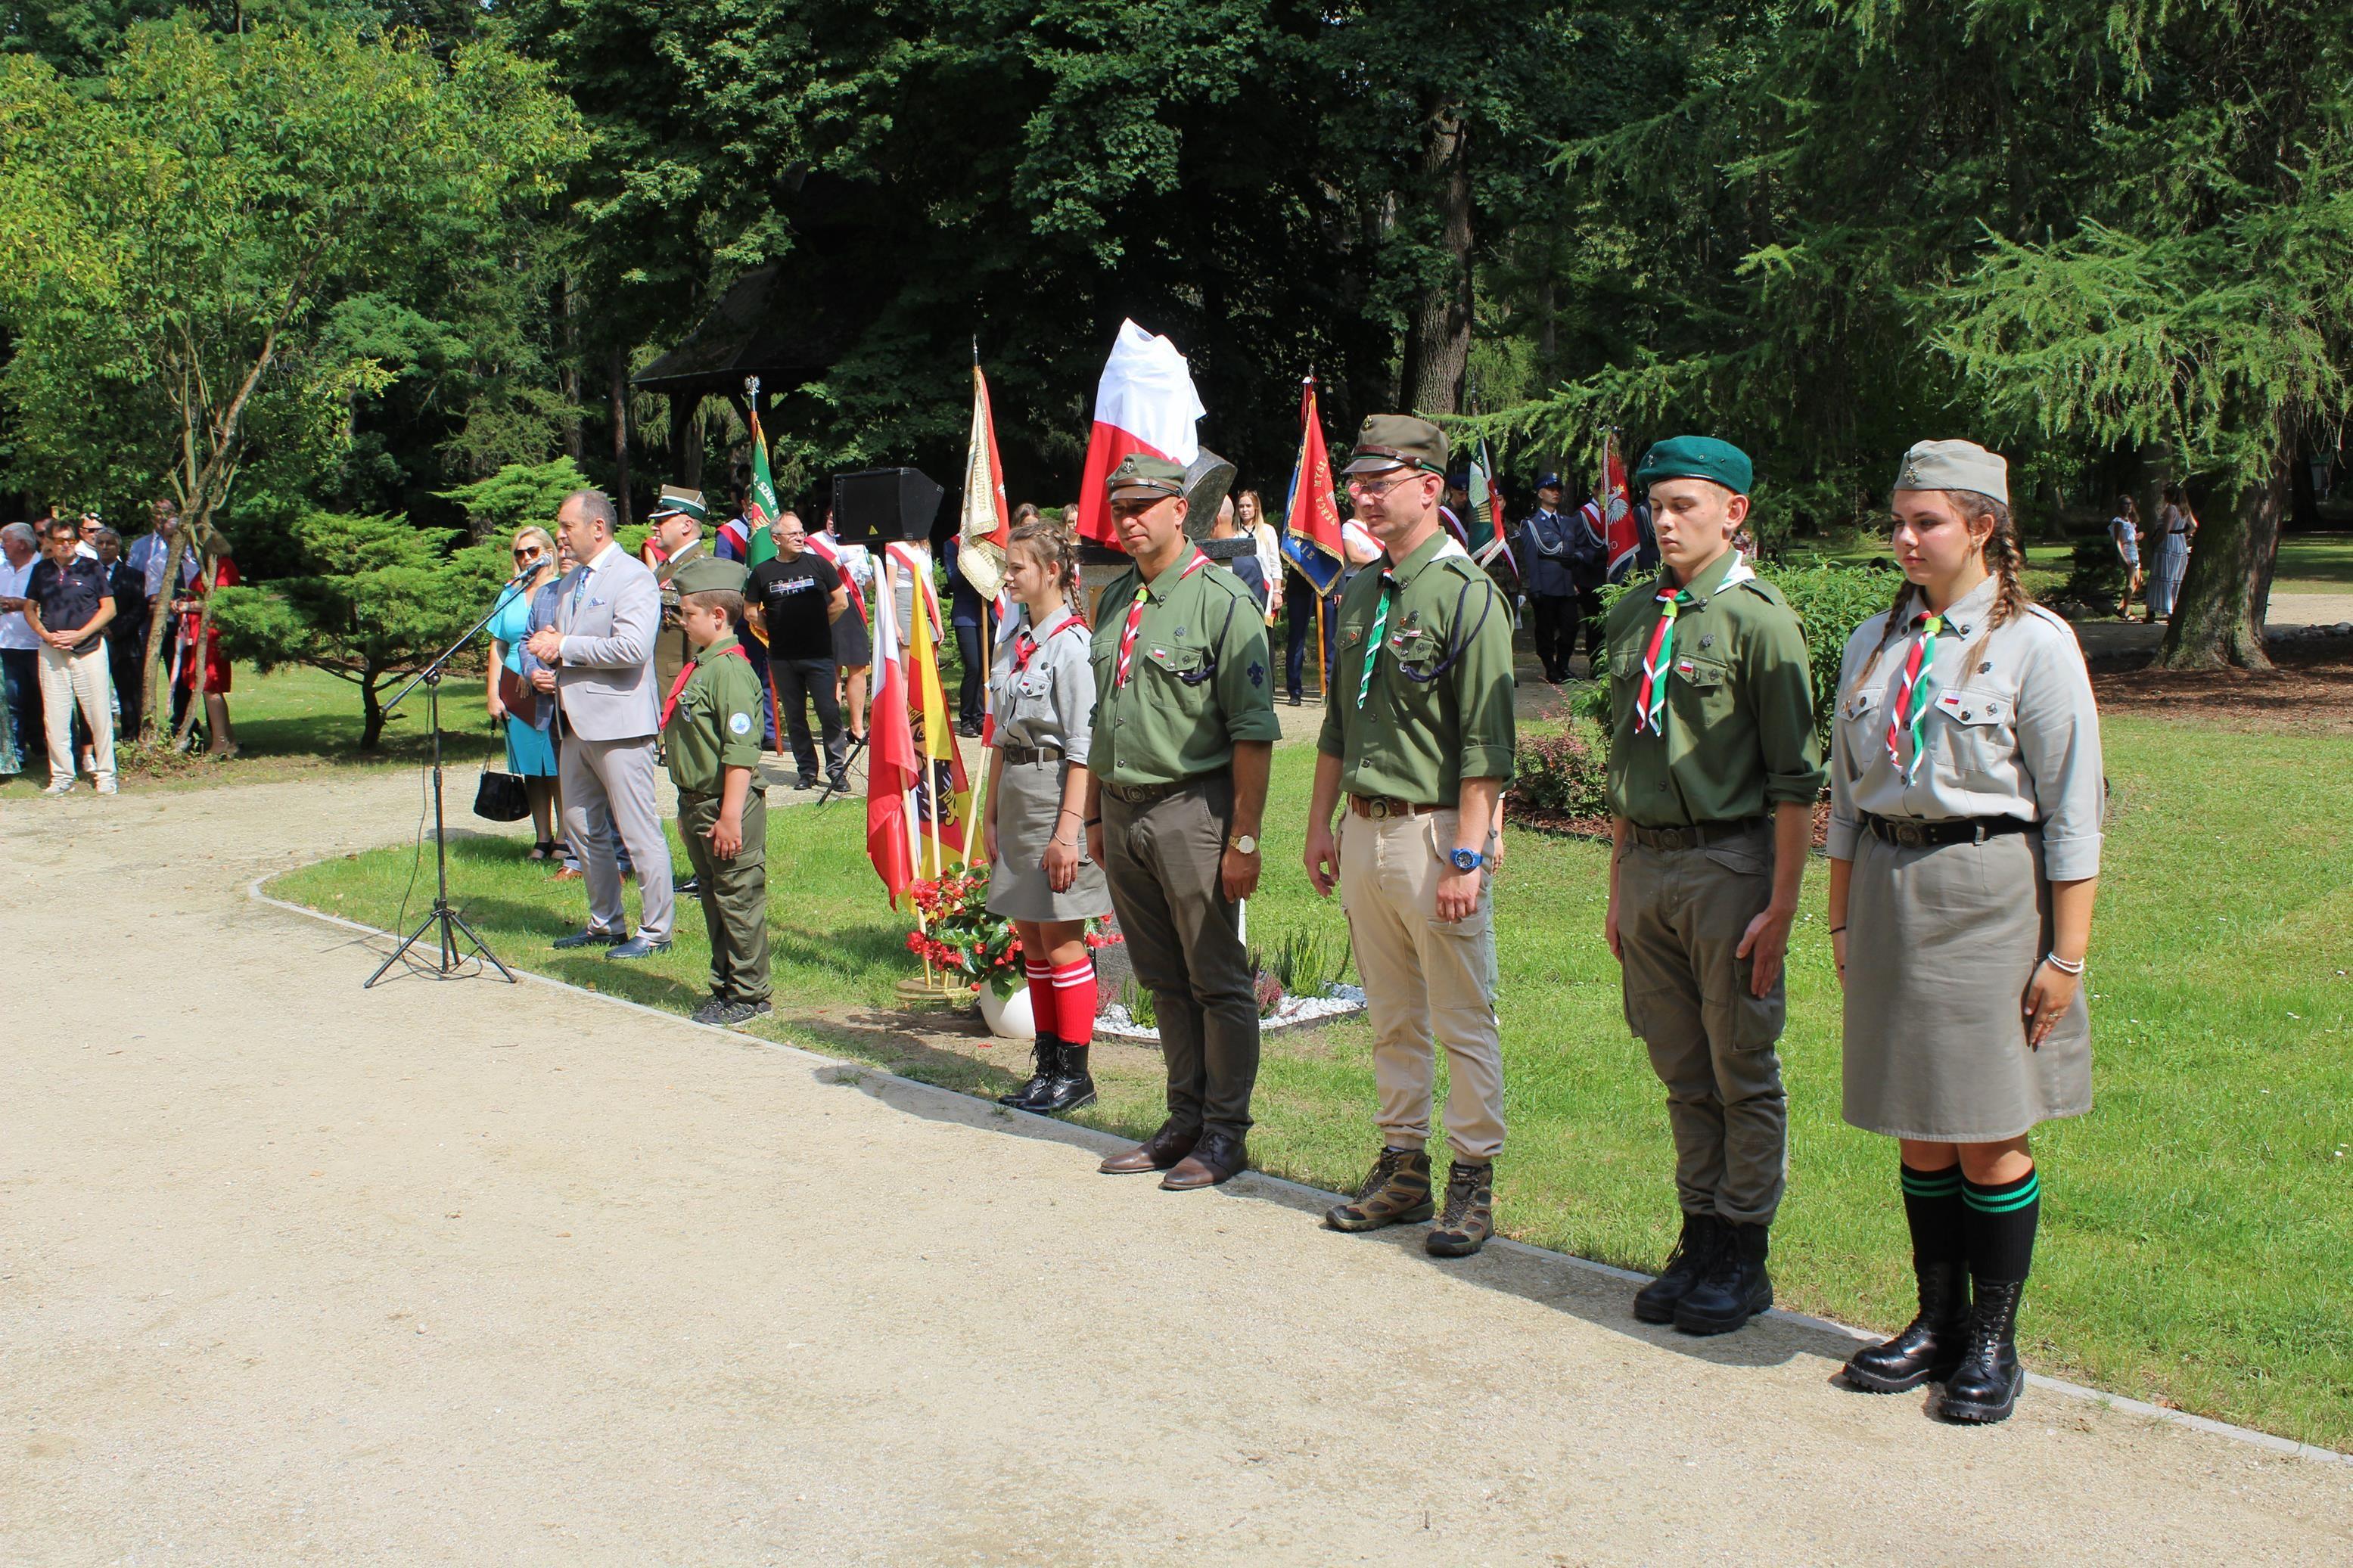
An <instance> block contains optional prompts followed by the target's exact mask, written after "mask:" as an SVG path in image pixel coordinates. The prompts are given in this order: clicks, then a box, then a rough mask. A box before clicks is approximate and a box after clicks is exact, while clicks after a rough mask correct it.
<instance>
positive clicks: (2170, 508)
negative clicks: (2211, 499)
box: [2148, 485, 2198, 622]
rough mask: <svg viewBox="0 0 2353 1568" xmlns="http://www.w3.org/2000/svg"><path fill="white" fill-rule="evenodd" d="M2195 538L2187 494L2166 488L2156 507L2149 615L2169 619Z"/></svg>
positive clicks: (2195, 521) (2195, 519)
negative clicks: (2163, 502)
mask: <svg viewBox="0 0 2353 1568" xmlns="http://www.w3.org/2000/svg"><path fill="white" fill-rule="evenodd" d="M2197 537H2198V514H2197V513H2196V512H2194V511H2191V510H2189V493H2188V492H2187V491H2185V490H2184V489H2182V488H2181V487H2180V486H2179V485H2168V486H2166V487H2165V504H2164V505H2162V506H2160V507H2158V509H2157V574H2156V575H2155V576H2154V577H2152V578H2151V579H2150V580H2149V584H2148V618H2149V619H2150V620H2151V621H2153V622H2154V621H2169V620H2171V619H2172V618H2173V607H2174V605H2178V604H2179V603H2180V602H2181V579H2182V577H2183V575H2184V574H2187V573H2188V572H2189V544H2190V542H2191V541H2192V540H2194V539H2196V538H2197Z"/></svg>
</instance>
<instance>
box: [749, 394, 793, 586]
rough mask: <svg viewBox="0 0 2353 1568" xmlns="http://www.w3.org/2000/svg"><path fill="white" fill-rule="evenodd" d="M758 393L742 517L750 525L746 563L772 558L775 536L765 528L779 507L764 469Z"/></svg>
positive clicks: (764, 439) (765, 444)
mask: <svg viewBox="0 0 2353 1568" xmlns="http://www.w3.org/2000/svg"><path fill="white" fill-rule="evenodd" d="M758 399H759V394H757V393H756V392H755V393H754V394H753V408H752V499H751V502H750V504H749V506H748V507H747V508H746V510H748V511H749V512H750V513H751V515H750V516H748V517H746V518H745V519H744V521H746V522H748V523H750V524H751V525H752V537H751V539H750V541H749V542H748V544H747V546H746V549H745V552H744V561H745V563H747V564H749V565H753V566H757V565H758V564H759V563H761V562H763V561H773V560H775V559H776V535H775V534H773V533H771V532H769V531H768V530H769V528H770V526H771V525H773V524H774V523H775V522H776V513H777V512H779V511H781V510H784V509H783V508H782V507H780V506H779V505H778V504H777V502H776V479H775V478H774V477H773V476H771V475H770V474H769V472H768V438H767V437H766V436H765V435H763V434H761V431H760V409H759V403H758Z"/></svg>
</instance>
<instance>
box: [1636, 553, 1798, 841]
mask: <svg viewBox="0 0 2353 1568" xmlns="http://www.w3.org/2000/svg"><path fill="white" fill-rule="evenodd" d="M1670 581H1671V579H1670V577H1669V576H1668V574H1666V573H1663V572H1662V573H1661V574H1659V577H1658V579H1657V580H1656V581H1655V582H1653V583H1651V584H1647V585H1645V586H1643V587H1641V588H1640V589H1637V590H1636V591H1635V592H1633V593H1630V594H1628V595H1626V596H1625V597H1624V598H1622V599H1620V600H1619V601H1618V603H1617V604H1616V605H1612V606H1611V607H1610V610H1609V621H1608V623H1607V630H1606V631H1605V633H1604V641H1605V643H1606V646H1607V652H1608V655H1609V809H1610V811H1611V812H1612V813H1614V814H1615V815H1617V816H1623V817H1625V818H1627V819H1628V820H1630V821H1631V822H1633V823H1635V824H1637V825H1638V826H1643V827H1688V826H1691V825H1692V824H1694V823H1699V822H1732V821H1738V820H1741V819H1744V818H1746V817H1752V816H1763V815H1764V814H1765V813H1766V812H1767V809H1769V808H1770V807H1771V806H1773V805H1778V804H1779V803H1781V802H1783V801H1790V802H1795V803H1797V804H1799V805H1809V806H1810V805H1813V804H1814V802H1815V800H1816V799H1817V798H1818V797H1820V794H1821V789H1822V779H1823V776H1824V775H1823V773H1822V753H1821V748H1820V745H1818V744H1817V743H1816V742H1815V741H1814V700H1813V682H1812V679H1811V677H1810V674H1809V672H1808V668H1807V662H1806V638H1805V634H1804V633H1803V632H1801V631H1800V630H1799V627H1798V617H1797V616H1796V615H1795V614H1794V613H1793V612H1792V611H1791V610H1790V608H1789V604H1788V600H1786V599H1784V598H1782V597H1781V594H1780V590H1778V589H1777V588H1775V587H1774V586H1773V584H1770V583H1767V582H1766V581H1765V580H1764V579H1762V578H1760V577H1758V576H1757V574H1755V573H1754V572H1752V571H1750V570H1749V567H1748V563H1746V561H1744V560H1742V559H1741V558H1740V555H1739V554H1738V552H1735V551H1730V550H1727V551H1725V552H1724V554H1723V555H1722V556H1720V557H1718V558H1717V559H1716V560H1715V561H1714V562H1712V563H1709V565H1708V566H1707V568H1706V569H1705V570H1704V571H1703V572H1701V573H1700V574H1698V575H1697V576H1696V577H1694V579H1693V580H1692V582H1691V584H1690V585H1689V587H1688V588H1687V589H1685V590H1684V592H1685V594H1686V595H1687V597H1686V598H1685V599H1684V600H1683V602H1682V603H1681V604H1680V605H1678V607H1677V611H1676V615H1675V633H1674V649H1673V653H1672V658H1671V659H1670V661H1669V667H1668V675H1667V704H1666V710H1665V713H1664V714H1663V718H1664V720H1665V732H1664V733H1663V734H1653V733H1651V732H1650V731H1644V732H1643V733H1641V734H1639V735H1638V734H1636V733H1635V732H1634V701H1635V694H1636V693H1637V692H1638V691H1639V690H1640V689H1641V684H1642V658H1643V656H1644V655H1645V654H1646V653H1647V652H1648V651H1649V649H1650V646H1651V632H1652V631H1653V630H1654V629H1655V628H1656V627H1657V626H1658V624H1659V601H1658V593H1659V590H1660V589H1661V588H1662V587H1664V586H1666V585H1668V584H1669V583H1670Z"/></svg>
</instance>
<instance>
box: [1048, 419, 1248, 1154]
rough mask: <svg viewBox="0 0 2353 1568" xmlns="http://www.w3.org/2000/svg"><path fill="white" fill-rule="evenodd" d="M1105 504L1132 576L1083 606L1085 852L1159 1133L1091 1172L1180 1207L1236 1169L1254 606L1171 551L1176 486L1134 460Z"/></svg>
mask: <svg viewBox="0 0 2353 1568" xmlns="http://www.w3.org/2000/svg"><path fill="white" fill-rule="evenodd" d="M1110 490H1111V511H1112V517H1113V526H1114V527H1116V528H1117V530H1118V531H1119V542H1120V543H1121V545H1122V546H1124V548H1125V549H1126V551H1127V553H1128V555H1129V556H1130V557H1131V558H1132V559H1133V560H1134V563H1135V564H1134V565H1133V566H1130V567H1129V568H1128V569H1127V570H1126V571H1125V572H1123V573H1122V574H1120V575H1118V576H1117V577H1115V578H1113V579H1112V583H1111V585H1110V586H1109V587H1108V588H1106V589H1105V590H1104V591H1103V598H1102V599H1101V601H1099V603H1100V605H1101V611H1100V616H1099V624H1098V625H1097V626H1096V627H1095V632H1094V637H1093V647H1092V653H1091V658H1092V664H1093V667H1094V676H1095V710H1094V721H1093V723H1092V726H1091V727H1090V728H1091V731H1092V733H1091V739H1090V741H1089V746H1088V752H1087V763H1088V768H1089V779H1088V786H1087V807H1086V814H1087V849H1088V854H1089V857H1090V858H1092V859H1093V860H1094V861H1095V862H1096V864H1098V865H1100V866H1102V867H1103V873H1104V877H1105V879H1106V880H1107V881H1108V883H1109V884H1110V889H1111V901H1112V908H1113V910H1116V911H1117V912H1118V915H1119V925H1120V931H1122V933H1123V934H1124V936H1125V937H1126V939H1127V952H1128V957H1129V959H1130V960H1131V961H1132V962H1133V963H1134V966H1135V978H1136V979H1137V981H1138V982H1139V983H1141V984H1143V985H1145V987H1146V988H1148V989H1149V990H1150V991H1151V992H1152V998H1153V1005H1154V1007H1155V1013H1156V1015H1157V1022H1158V1024H1159V1027H1160V1049H1161V1054H1162V1055H1163V1056H1164V1057H1165V1058H1166V1060H1167V1064H1168V1120H1167V1121H1166V1123H1164V1124H1163V1125H1162V1127H1161V1129H1160V1131H1157V1132H1155V1133H1154V1134H1153V1135H1152V1136H1151V1137H1150V1138H1148V1139H1146V1140H1145V1142H1142V1143H1140V1144H1138V1145H1137V1146H1136V1147H1135V1148H1134V1149H1131V1150H1129V1151H1128V1152H1125V1153H1124V1154H1117V1155H1114V1156H1113V1157H1112V1158H1111V1159H1108V1160H1106V1161H1104V1162H1103V1171H1104V1172H1105V1173H1107V1174H1113V1175H1117V1174H1124V1173H1142V1172H1145V1171H1166V1172H1167V1175H1166V1177H1165V1178H1164V1179H1163V1180H1162V1182H1161V1185H1162V1186H1163V1187H1166V1188H1167V1189H1168V1190H1169V1191H1171V1192H1182V1191H1186V1190H1188V1189H1191V1188H1196V1187H1208V1186H1215V1185H1216V1184H1219V1182H1222V1181H1225V1180H1226V1179H1227V1178H1229V1177H1230V1176H1232V1175H1234V1174H1235V1173H1238V1172H1240V1171H1241V1170H1242V1169H1243V1168H1244V1167H1245V1166H1246V1165H1247V1164H1248V1163H1249V1155H1248V1152H1247V1149H1246V1148H1245V1145H1244V1142H1243V1140H1244V1139H1245V1137H1246V1136H1247V1135H1248V1133H1249V1131H1250V1090H1251V1089H1252V1087H1253V1086H1254V1085H1255V1084H1256V1083H1257V1081H1258V1051H1259V1037H1258V997H1257V994H1256V989H1255V984H1254V980H1255V977H1254V976H1253V975H1252V974H1251V973H1250V954H1249V953H1248V952H1247V951H1245V950H1244V948H1243V947H1242V942H1241V934H1240V906H1241V900H1244V899H1246V898H1248V897H1250V894H1251V892H1253V891H1254V890H1255V889H1257V887H1258V875H1259V852H1258V834H1259V820H1260V816H1261V813H1262V812H1263V811H1264V810H1265V807H1266V773H1267V763H1268V759H1269V758H1270V757H1271V755H1272V753H1273V750H1274V742H1275V741H1276V740H1277V739H1279V738H1280V737H1281V735H1282V726H1281V725H1280V724H1278V723H1277V722H1276V721H1275V717H1274V700H1273V697H1272V693H1271V688H1270V687H1269V686H1268V683H1267V675H1268V672H1267V651H1266V622H1265V621H1264V619H1263V618H1261V616H1260V615H1259V612H1258V604H1257V601H1255V600H1254V599H1252V598H1251V597H1250V590H1249V589H1248V588H1245V587H1244V586H1242V584H1241V580H1240V578H1238V577H1236V576H1235V575H1234V574H1232V573H1230V572H1211V571H1208V570H1207V567H1208V563H1209V558H1208V556H1206V555H1204V554H1202V553H1201V552H1200V551H1199V550H1198V548H1196V547H1195V546H1194V545H1193V543H1192V542H1190V541H1189V540H1187V538H1186V537H1185V511H1186V503H1185V470H1184V469H1183V468H1181V467H1179V466H1178V465H1176V464H1175V463H1172V462H1169V461H1167V460H1166V459H1165V458H1152V457H1146V456H1144V455H1142V454H1137V455H1135V456H1132V457H1129V458H1125V459H1124V460H1123V461H1122V462H1121V463H1120V466H1119V467H1118V468H1116V469H1115V470H1113V473H1112V476H1111V480H1110Z"/></svg>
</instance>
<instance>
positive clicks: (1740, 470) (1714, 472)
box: [1634, 436, 1757, 496]
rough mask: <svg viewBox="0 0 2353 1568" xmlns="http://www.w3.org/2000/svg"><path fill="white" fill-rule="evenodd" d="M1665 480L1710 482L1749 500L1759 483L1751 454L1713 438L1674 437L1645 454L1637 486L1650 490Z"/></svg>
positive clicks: (1638, 474)
mask: <svg viewBox="0 0 2353 1568" xmlns="http://www.w3.org/2000/svg"><path fill="white" fill-rule="evenodd" d="M1661 479H1706V480H1709V481H1711V482H1712V483H1715V484H1719V485H1722V486H1723V487H1724V488H1725V489H1728V490H1730V491H1731V492H1732V493H1733V494H1735V495H1740V496H1745V495H1746V494H1747V493H1748V487H1749V486H1750V485H1751V484H1754V483H1755V482H1756V479H1757V470H1756V468H1755V466H1754V465H1753V464H1751V463H1750V462H1749V461H1748V454H1747V453H1746V452H1744V451H1742V450H1741V449H1740V448H1739V447H1736V446H1734V445H1733V444H1732V443H1731V442H1729V441H1719V440H1717V439H1716V438H1715V437H1713V436H1670V437H1667V439H1665V440H1663V441H1660V442H1657V443H1655V444H1653V445H1652V447H1651V449H1650V450H1649V451H1647V452H1645V453H1643V454H1642V466H1641V468H1636V469H1635V470H1634V486H1635V488H1636V489H1649V488H1650V487H1651V486H1652V485H1654V484H1657V483H1658V482H1659V481H1660V480H1661Z"/></svg>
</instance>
